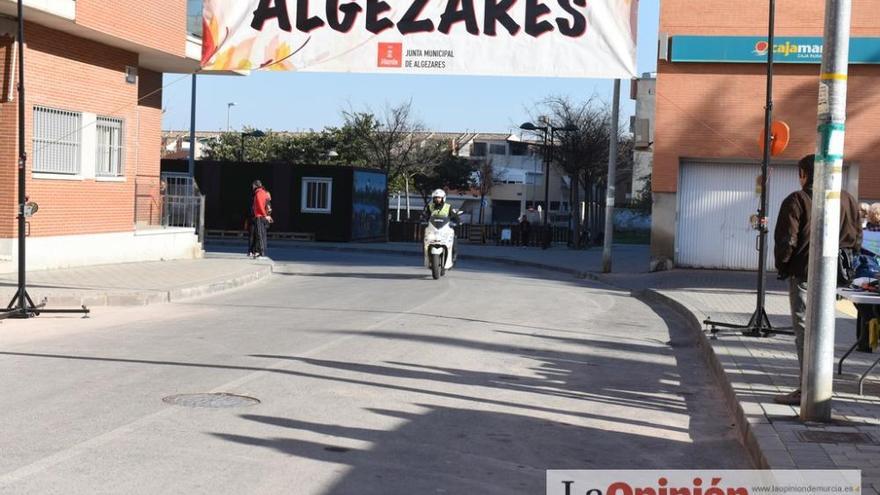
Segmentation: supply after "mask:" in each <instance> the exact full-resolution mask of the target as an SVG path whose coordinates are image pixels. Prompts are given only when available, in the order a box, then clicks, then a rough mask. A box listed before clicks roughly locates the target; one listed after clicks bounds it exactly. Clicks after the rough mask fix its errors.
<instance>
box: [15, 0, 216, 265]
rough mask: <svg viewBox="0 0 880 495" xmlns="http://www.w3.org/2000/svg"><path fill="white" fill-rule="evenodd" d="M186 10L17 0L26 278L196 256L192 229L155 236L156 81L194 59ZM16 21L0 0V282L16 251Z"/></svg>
mask: <svg viewBox="0 0 880 495" xmlns="http://www.w3.org/2000/svg"><path fill="white" fill-rule="evenodd" d="M190 3H192V2H190ZM187 4H188V2H187V0H161V1H150V2H143V1H138V0H117V1H114V2H107V1H106V0H53V1H50V2H46V1H38V0H25V20H26V21H27V22H26V25H25V42H26V46H25V64H26V65H25V83H26V97H27V99H26V102H25V103H26V123H27V126H26V136H25V140H26V143H27V149H26V151H27V153H28V169H27V192H28V196H29V198H30V200H31V201H35V202H37V203H38V204H39V205H40V210H39V212H38V213H37V214H36V215H35V216H34V217H32V218H30V219H29V233H28V235H29V241H28V249H29V251H28V252H29V256H28V265H29V267H31V268H50V267H60V266H71V265H82V264H95V263H106V262H123V261H136V260H145V259H168V258H182V257H192V256H196V255H198V253H199V252H200V250H199V246H198V243H197V242H196V239H195V236H194V235H193V230H192V229H182V228H161V227H162V218H161V217H162V213H161V211H162V198H161V195H160V152H161V150H160V146H161V132H162V75H163V73H169V72H176V73H190V72H192V71H194V70H195V69H197V68H198V60H199V57H200V51H201V42H200V40H199V39H198V37H197V36H198V33H195V32H192V33H191V32H189V31H194V29H188V28H187V26H188V19H187V7H188V5H187ZM15 15H16V2H15V1H14V0H0V16H2V17H0V63H2V67H4V68H5V69H4V70H2V71H0V163H4V164H6V165H5V166H2V167H0V271H12V270H14V266H13V265H14V263H13V262H14V260H15V257H16V251H17V246H16V243H15V242H14V238H15V237H16V236H17V230H16V220H15V217H16V208H17V175H16V167H15V166H14V164H15V163H16V161H17V154H18V151H17V149H16V146H17V132H18V131H17V105H18V101H17V98H18V95H17V92H16V91H15V82H16V80H17V77H16V74H15V71H14V70H12V69H11V68H12V67H14V66H15V60H16V57H17V56H18V53H17V47H16V45H15V33H16V23H17V20H16V18H15ZM3 212H5V214H4V213H3Z"/></svg>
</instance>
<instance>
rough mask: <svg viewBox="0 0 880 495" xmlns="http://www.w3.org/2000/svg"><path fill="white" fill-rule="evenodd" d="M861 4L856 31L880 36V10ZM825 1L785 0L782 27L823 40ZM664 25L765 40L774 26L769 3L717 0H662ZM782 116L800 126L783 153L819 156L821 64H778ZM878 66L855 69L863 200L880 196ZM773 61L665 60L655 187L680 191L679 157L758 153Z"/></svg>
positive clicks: (852, 90)
mask: <svg viewBox="0 0 880 495" xmlns="http://www.w3.org/2000/svg"><path fill="white" fill-rule="evenodd" d="M870 3H871V2H869V1H867V0H854V1H853V9H854V12H853V36H880V9H877V8H876V5H874V6H871V5H869V4H870ZM823 19H824V2H799V1H792V0H779V1H778V2H777V33H778V34H780V35H789V36H821V34H822V23H823ZM660 24H661V25H660V31H661V32H666V33H669V34H670V35H676V34H716V35H752V36H760V35H762V34H763V33H766V31H767V25H766V24H767V7H766V2H764V1H753V0H750V1H746V2H739V3H737V5H736V7H731V4H730V3H729V2H722V1H720V0H710V1H706V2H689V1H685V0H665V1H664V2H663V3H662V10H661V20H660ZM775 73H776V77H775V78H774V100H775V107H774V119H778V120H784V121H786V122H788V123H789V125H790V126H791V127H792V142H791V144H790V145H789V148H788V150H787V152H786V153H785V154H784V155H783V156H781V157H780V159H784V160H785V159H787V160H797V159H798V158H800V157H801V156H803V155H805V154H808V153H813V152H814V151H815V143H816V104H817V99H818V85H819V80H818V73H819V66H818V65H789V64H779V65H776V70H775ZM878 78H880V66H876V65H865V66H851V67H850V79H849V96H848V110H847V113H848V117H847V138H846V151H845V153H846V160H847V162H851V163H856V164H858V165H859V166H860V184H859V193H860V196H863V197H867V198H871V199H877V198H880V156H877V154H876V153H873V151H874V150H875V149H877V148H878V146H880V136H878V134H877V132H876V129H877V128H880V112H878V110H880V92H878V91H877V89H876V81H877V80H878ZM765 94H766V66H764V65H759V64H685V63H678V64H672V63H668V62H662V61H661V62H659V64H658V80H657V114H656V131H655V156H654V172H653V180H652V185H653V188H654V190H655V191H657V192H675V191H676V189H677V182H678V165H679V159H680V158H681V157H699V158H753V159H755V160H759V159H760V148H759V138H760V134H761V130H762V128H763V116H764V99H765Z"/></svg>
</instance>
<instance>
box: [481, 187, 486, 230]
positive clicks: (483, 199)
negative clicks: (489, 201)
mask: <svg viewBox="0 0 880 495" xmlns="http://www.w3.org/2000/svg"><path fill="white" fill-rule="evenodd" d="M485 202H486V195H485V194H481V195H480V225H483V204H484V203H485Z"/></svg>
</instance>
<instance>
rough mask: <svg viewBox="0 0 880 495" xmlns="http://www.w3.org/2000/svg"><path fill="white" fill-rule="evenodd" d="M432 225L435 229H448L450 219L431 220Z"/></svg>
mask: <svg viewBox="0 0 880 495" xmlns="http://www.w3.org/2000/svg"><path fill="white" fill-rule="evenodd" d="M431 225H432V226H433V227H434V228H435V229H437V230H440V229H442V228H443V227H446V226H447V225H449V218H448V217H447V218H439V217H436V218H431Z"/></svg>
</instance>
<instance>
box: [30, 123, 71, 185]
mask: <svg viewBox="0 0 880 495" xmlns="http://www.w3.org/2000/svg"><path fill="white" fill-rule="evenodd" d="M81 127H82V114H81V113H79V112H68V111H66V110H56V109H53V108H46V107H34V143H33V144H34V172H38V173H46V174H63V175H78V174H79V173H80V161H81V159H80V156H81V153H80V151H81V149H82V130H81Z"/></svg>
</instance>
